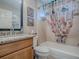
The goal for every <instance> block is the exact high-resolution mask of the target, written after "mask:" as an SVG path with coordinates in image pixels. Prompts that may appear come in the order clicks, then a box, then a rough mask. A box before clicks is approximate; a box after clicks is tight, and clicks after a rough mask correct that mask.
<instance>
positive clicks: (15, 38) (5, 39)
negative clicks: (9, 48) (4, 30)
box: [0, 34, 34, 45]
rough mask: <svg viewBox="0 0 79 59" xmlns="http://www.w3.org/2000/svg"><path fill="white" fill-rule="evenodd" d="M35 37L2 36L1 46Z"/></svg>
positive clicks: (0, 38) (26, 35)
mask: <svg viewBox="0 0 79 59" xmlns="http://www.w3.org/2000/svg"><path fill="white" fill-rule="evenodd" d="M32 37H34V35H28V34H19V35H12V36H0V45H2V44H5V43H10V42H14V41H19V40H23V39H25V38H26V39H28V38H32Z"/></svg>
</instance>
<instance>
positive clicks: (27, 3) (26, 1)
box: [23, 0, 36, 34]
mask: <svg viewBox="0 0 79 59" xmlns="http://www.w3.org/2000/svg"><path fill="white" fill-rule="evenodd" d="M27 7H31V8H33V9H34V12H35V10H36V8H35V1H34V0H23V13H24V14H23V16H24V19H23V25H24V33H28V34H29V33H31V32H32V30H35V29H36V17H35V15H36V13H34V14H35V15H34V18H35V19H34V21H35V22H34V23H35V26H34V27H30V26H27Z"/></svg>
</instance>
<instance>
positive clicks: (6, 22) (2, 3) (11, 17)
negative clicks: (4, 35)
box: [0, 0, 23, 31]
mask: <svg viewBox="0 0 79 59" xmlns="http://www.w3.org/2000/svg"><path fill="white" fill-rule="evenodd" d="M22 2H23V1H22V0H0V31H9V30H11V29H14V30H15V31H20V30H21V29H22V27H23V3H22Z"/></svg>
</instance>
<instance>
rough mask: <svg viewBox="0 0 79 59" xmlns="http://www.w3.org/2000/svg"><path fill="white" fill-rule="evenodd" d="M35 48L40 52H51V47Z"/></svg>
mask: <svg viewBox="0 0 79 59" xmlns="http://www.w3.org/2000/svg"><path fill="white" fill-rule="evenodd" d="M35 50H36V51H38V52H49V49H48V48H47V47H46V46H38V47H36V48H35Z"/></svg>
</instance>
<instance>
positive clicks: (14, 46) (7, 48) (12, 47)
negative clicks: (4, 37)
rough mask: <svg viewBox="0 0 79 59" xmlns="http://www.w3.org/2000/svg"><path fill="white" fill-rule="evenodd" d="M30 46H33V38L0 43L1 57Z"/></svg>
mask: <svg viewBox="0 0 79 59" xmlns="http://www.w3.org/2000/svg"><path fill="white" fill-rule="evenodd" d="M29 46H32V38H29V39H24V40H21V41H17V42H13V43H9V44H4V45H0V57H3V56H5V55H8V54H11V53H13V52H16V51H18V50H21V49H23V48H26V47H29Z"/></svg>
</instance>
